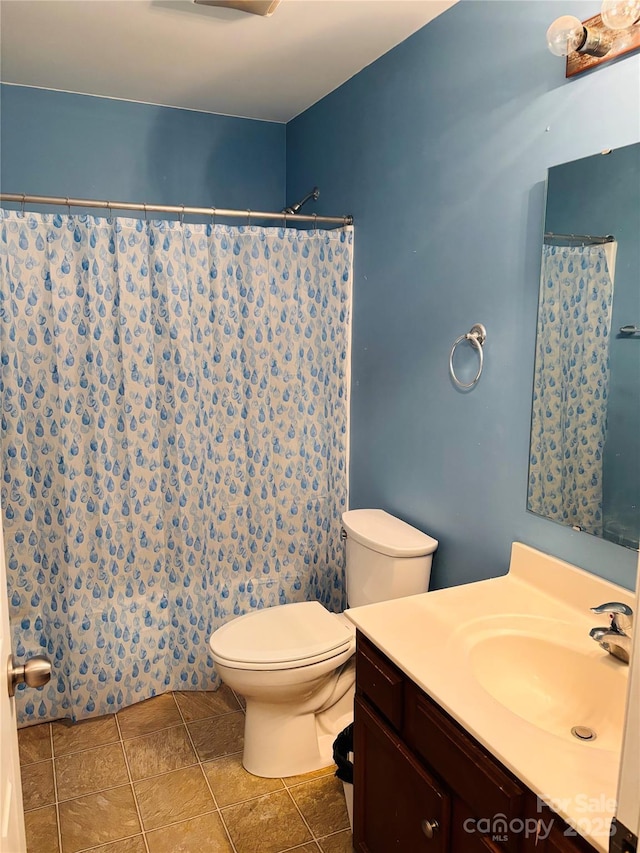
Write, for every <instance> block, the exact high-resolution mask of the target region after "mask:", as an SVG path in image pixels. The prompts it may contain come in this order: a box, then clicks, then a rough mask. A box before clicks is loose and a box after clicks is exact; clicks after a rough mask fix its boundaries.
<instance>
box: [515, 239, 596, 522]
mask: <svg viewBox="0 0 640 853" xmlns="http://www.w3.org/2000/svg"><path fill="white" fill-rule="evenodd" d="M612 302H613V271H612V270H611V271H610V270H609V265H608V263H607V252H606V249H605V248H604V247H603V246H574V247H572V246H546V245H545V246H544V251H543V259H542V277H541V286H540V302H539V306H538V334H537V340H536V363H535V373H534V387H533V413H532V423H531V456H530V460H529V494H528V508H529V509H530V510H531V511H532V512H535V513H538V514H539V515H544V516H545V517H547V518H551V519H554V520H556V521H561V522H563V523H565V524H571V525H575V526H578V527H580V528H581V529H583V530H586V531H588V532H589V533H596V534H601V533H602V521H603V520H602V514H603V513H602V460H603V452H604V445H605V440H606V434H607V399H608V390H609V336H610V331H611V306H612Z"/></svg>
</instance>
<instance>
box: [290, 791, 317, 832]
mask: <svg viewBox="0 0 640 853" xmlns="http://www.w3.org/2000/svg"><path fill="white" fill-rule="evenodd" d="M285 791H286V792H287V794H288V795H289V799H290V800H291V802H292V803H293V805H294V806H295V808H296V809H297V810H298V814H299V815H300V817H301V818H302V822H303V823H304V825H305V826H306V827H307V829H308V830H309V832H310V833H311V840H312V841H315V842H316V845H317V844H318V839H317V838H316V834H315V832H314V831H313V830H312V829H311V827H310V826H309V822H308V821H307V819H306V817H305V816H304V815H303V814H302V809H301V808H300V806H299V805H298V804H297V803H296V801H295V799H294V797H293V795H292V793H291V791H290V790H289V788H286V787H285ZM318 846H319V845H318Z"/></svg>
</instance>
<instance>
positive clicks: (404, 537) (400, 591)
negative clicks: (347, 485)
mask: <svg viewBox="0 0 640 853" xmlns="http://www.w3.org/2000/svg"><path fill="white" fill-rule="evenodd" d="M342 526H343V528H344V531H345V533H346V548H347V552H346V581H347V603H348V606H349V607H360V606H361V605H363V604H374V603H375V602H377V601H388V600H390V599H392V598H403V597H404V596H406V595H417V594H418V593H420V592H426V591H427V590H428V589H429V577H430V575H431V559H432V556H433V552H434V551H435V550H436V548H437V547H438V543H437V541H436V540H435V539H432V538H431V537H430V536H427V535H426V534H425V533H422V531H420V530H416V528H415V527H411V525H410V524H407V523H406V522H404V521H401V520H400V519H399V518H395V517H394V516H392V515H389V513H388V512H385V511H384V510H382V509H352V510H349V511H348V512H345V513H343V514H342Z"/></svg>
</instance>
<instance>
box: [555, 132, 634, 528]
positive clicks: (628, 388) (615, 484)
mask: <svg viewBox="0 0 640 853" xmlns="http://www.w3.org/2000/svg"><path fill="white" fill-rule="evenodd" d="M587 198H588V201H587ZM592 199H597V200H598V201H597V204H593V203H591V200H592ZM546 229H547V230H549V231H553V232H555V233H557V234H599V235H605V234H613V235H614V236H615V238H616V240H617V243H618V252H617V258H616V265H615V276H614V287H613V308H612V312H611V338H610V343H609V363H610V380H609V397H608V402H607V440H606V444H605V448H604V455H603V515H604V529H605V532H606V535H607V538H608V539H611V540H612V541H614V542H620V541H627V542H628V541H629V540H631V541H635V542H636V543H637V541H638V535H639V534H640V428H639V426H638V425H639V424H640V336H636V337H627V336H624V335H621V334H619V333H618V329H619V328H620V327H621V326H625V325H629V324H634V323H636V324H640V319H635V320H634V319H630V318H634V317H635V318H640V144H636V145H627V146H625V147H624V148H617V149H616V150H615V151H612V152H611V153H610V154H607V155H606V156H604V157H603V156H602V155H601V154H596V155H594V156H592V157H585V158H583V159H581V160H576V161H573V162H572V163H566V164H563V165H562V166H557V167H555V168H554V169H551V170H550V172H549V184H548V193H547V212H546Z"/></svg>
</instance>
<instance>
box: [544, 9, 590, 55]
mask: <svg viewBox="0 0 640 853" xmlns="http://www.w3.org/2000/svg"><path fill="white" fill-rule="evenodd" d="M585 38H586V31H585V28H584V26H583V25H582V23H581V22H580V21H579V20H578V19H577V18H574V17H573V15H563V16H562V17H561V18H556V19H555V21H554V22H553V23H552V24H551V26H550V27H549V29H548V30H547V47H548V48H549V50H550V51H551V53H553V54H555V55H556V56H568V54H570V53H573V51H574V50H578V49H579V48H580V47H582V45H583V44H584V42H585Z"/></svg>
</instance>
